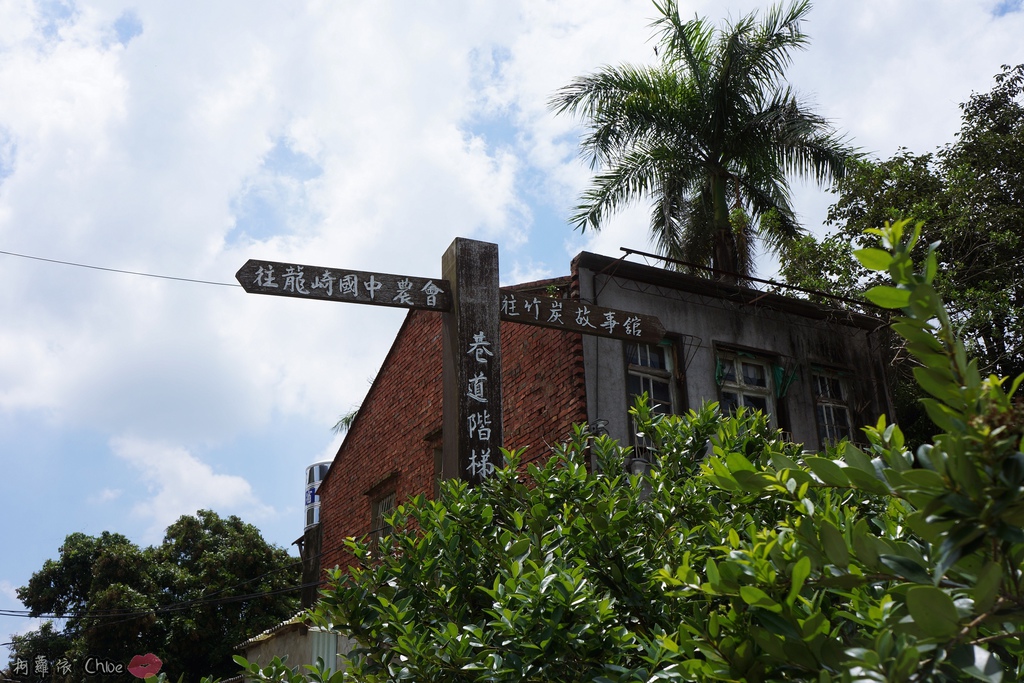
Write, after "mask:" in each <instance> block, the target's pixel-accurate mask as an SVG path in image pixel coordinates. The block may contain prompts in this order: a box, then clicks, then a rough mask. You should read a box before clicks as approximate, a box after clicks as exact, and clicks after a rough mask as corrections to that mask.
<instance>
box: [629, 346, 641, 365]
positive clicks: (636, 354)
mask: <svg viewBox="0 0 1024 683" xmlns="http://www.w3.org/2000/svg"><path fill="white" fill-rule="evenodd" d="M626 363H628V364H629V365H640V345H639V344H626Z"/></svg>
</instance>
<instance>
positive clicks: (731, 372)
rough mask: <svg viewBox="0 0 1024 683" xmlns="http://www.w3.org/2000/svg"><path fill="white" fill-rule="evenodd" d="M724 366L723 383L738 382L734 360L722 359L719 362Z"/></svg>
mask: <svg viewBox="0 0 1024 683" xmlns="http://www.w3.org/2000/svg"><path fill="white" fill-rule="evenodd" d="M719 363H721V364H722V381H724V382H735V381H736V364H735V361H733V359H732V358H722V359H720V360H719Z"/></svg>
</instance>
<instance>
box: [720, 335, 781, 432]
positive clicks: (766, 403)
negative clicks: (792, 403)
mask: <svg viewBox="0 0 1024 683" xmlns="http://www.w3.org/2000/svg"><path fill="white" fill-rule="evenodd" d="M716 379H717V380H718V386H719V389H718V403H719V405H720V407H721V409H722V412H723V413H728V414H730V415H732V414H733V413H735V412H736V409H737V408H738V407H740V406H746V407H747V408H750V409H753V410H760V411H761V412H762V413H764V414H765V415H766V416H767V417H768V422H769V424H770V425H771V426H772V427H773V428H775V427H777V426H778V419H777V415H776V406H775V393H774V384H773V372H772V366H771V363H770V362H769V361H768V360H766V359H763V358H758V357H756V356H754V355H753V354H748V353H742V352H740V353H729V352H723V353H719V354H718V366H717V369H716Z"/></svg>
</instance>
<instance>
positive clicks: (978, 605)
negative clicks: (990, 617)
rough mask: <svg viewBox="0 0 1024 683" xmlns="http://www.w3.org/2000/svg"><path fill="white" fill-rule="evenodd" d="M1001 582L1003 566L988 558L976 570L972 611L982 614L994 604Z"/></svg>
mask: <svg viewBox="0 0 1024 683" xmlns="http://www.w3.org/2000/svg"><path fill="white" fill-rule="evenodd" d="M1002 584H1003V568H1002V566H1000V564H999V563H998V562H995V561H994V560H989V561H988V563H987V564H986V565H985V566H984V567H982V568H981V571H980V572H978V578H977V580H976V581H975V583H974V590H973V591H971V592H972V593H973V594H974V611H975V613H976V614H984V613H985V612H987V611H988V610H989V609H990V608H991V607H992V605H994V604H995V602H996V598H997V597H998V596H999V589H1000V588H1001V587H1002Z"/></svg>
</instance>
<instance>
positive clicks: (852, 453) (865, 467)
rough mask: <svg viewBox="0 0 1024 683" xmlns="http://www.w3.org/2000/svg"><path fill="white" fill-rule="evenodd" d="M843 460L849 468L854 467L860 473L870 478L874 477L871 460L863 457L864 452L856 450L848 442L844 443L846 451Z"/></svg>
mask: <svg viewBox="0 0 1024 683" xmlns="http://www.w3.org/2000/svg"><path fill="white" fill-rule="evenodd" d="M843 460H845V461H846V464H847V465H849V466H850V467H856V468H857V469H858V470H861V471H862V472H867V473H868V474H870V475H871V476H875V466H874V465H873V464H872V463H871V458H869V457H868V456H867V455H865V454H864V451H862V450H861V449H859V448H857V447H856V446H854V445H853V444H852V443H850V442H849V441H847V442H846V451H845V454H844V456H843ZM847 474H848V473H847Z"/></svg>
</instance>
